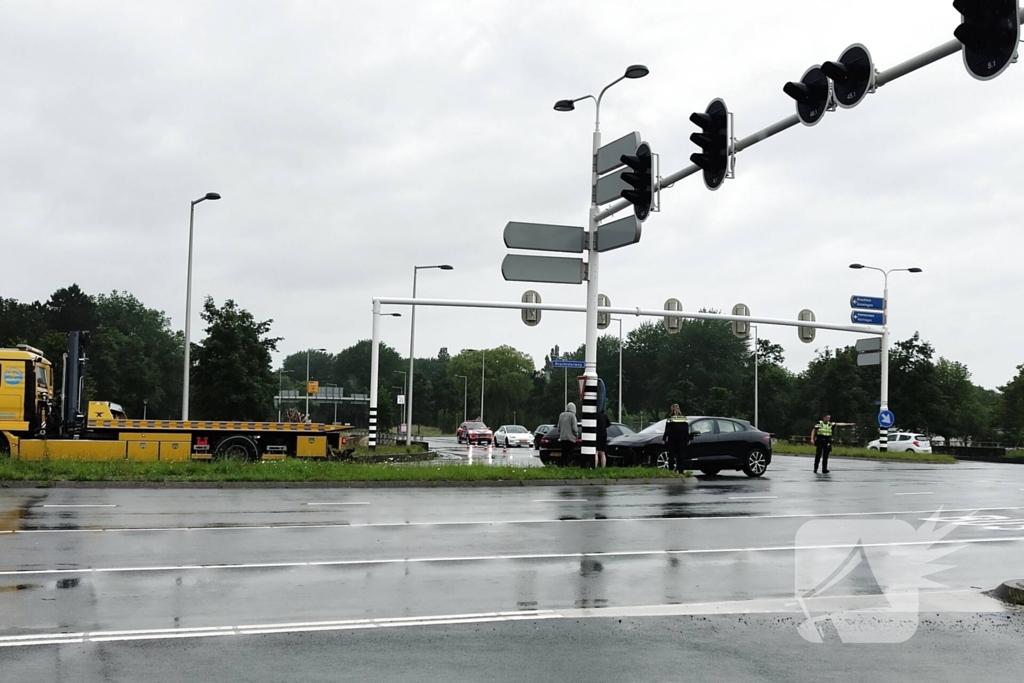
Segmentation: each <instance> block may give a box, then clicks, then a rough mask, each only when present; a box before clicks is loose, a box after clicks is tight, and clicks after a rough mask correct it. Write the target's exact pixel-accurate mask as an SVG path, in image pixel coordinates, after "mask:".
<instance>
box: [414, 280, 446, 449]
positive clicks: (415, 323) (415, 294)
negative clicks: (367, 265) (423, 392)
mask: <svg viewBox="0 0 1024 683" xmlns="http://www.w3.org/2000/svg"><path fill="white" fill-rule="evenodd" d="M430 269H437V270H454V268H453V267H452V266H449V265H448V264H444V265H440V266H413V269H412V298H413V299H415V298H416V274H417V273H419V272H420V271H421V270H430ZM409 327H410V332H409V393H408V395H407V396H406V397H405V401H406V405H408V406H409V410H408V413H406V414H407V415H408V416H409V428H408V430H407V431H406V432H405V445H406V446H408V445H409V444H410V443H411V442H412V420H413V414H412V382H413V376H412V366H413V361H414V360H415V355H416V351H415V348H416V305H415V304H413V306H412V322H411V324H410V325H409Z"/></svg>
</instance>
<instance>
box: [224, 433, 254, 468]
mask: <svg viewBox="0 0 1024 683" xmlns="http://www.w3.org/2000/svg"><path fill="white" fill-rule="evenodd" d="M214 455H215V456H216V458H217V460H231V461H234V462H245V461H248V460H255V459H256V457H257V456H258V455H259V451H258V450H257V449H256V442H254V441H253V440H252V439H251V438H249V437H248V436H241V435H238V436H229V437H228V438H226V439H224V440H223V441H221V442H220V443H219V444H217V451H216V452H215V453H214Z"/></svg>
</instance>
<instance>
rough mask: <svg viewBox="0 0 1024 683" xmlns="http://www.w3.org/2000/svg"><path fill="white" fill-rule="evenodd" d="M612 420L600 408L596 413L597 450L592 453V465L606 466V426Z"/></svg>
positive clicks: (596, 466) (609, 424) (608, 425)
mask: <svg viewBox="0 0 1024 683" xmlns="http://www.w3.org/2000/svg"><path fill="white" fill-rule="evenodd" d="M611 424H612V421H611V420H610V419H609V418H608V413H606V412H605V411H604V409H603V408H602V409H601V410H600V411H598V413H597V452H596V453H595V454H594V467H595V468H598V467H608V460H607V454H606V451H607V450H608V427H610V426H611Z"/></svg>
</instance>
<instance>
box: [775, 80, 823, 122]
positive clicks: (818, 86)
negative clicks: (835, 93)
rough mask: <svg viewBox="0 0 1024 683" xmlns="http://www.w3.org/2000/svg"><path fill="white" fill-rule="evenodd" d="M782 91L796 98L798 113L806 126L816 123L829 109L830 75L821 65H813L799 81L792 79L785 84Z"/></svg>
mask: <svg viewBox="0 0 1024 683" xmlns="http://www.w3.org/2000/svg"><path fill="white" fill-rule="evenodd" d="M782 91H783V92H784V93H786V94H787V95H789V96H790V97H792V98H793V99H794V100H796V115H797V116H799V117H800V121H801V122H802V123H803V124H804V125H805V126H813V125H814V124H816V123H817V122H818V121H820V120H821V117H822V116H824V115H825V111H826V109H828V104H829V95H830V90H829V85H828V77H827V76H826V75H825V72H824V71H822V70H821V67H820V66H812V67H811V68H810V69H808V70H807V71H806V72H805V73H804V75H803V76H802V77H801V78H800V82H799V83H794V82H792V81H790V82H789V83H787V84H786V85H784V86H783V88H782Z"/></svg>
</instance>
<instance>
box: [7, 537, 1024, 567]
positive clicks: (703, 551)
mask: <svg viewBox="0 0 1024 683" xmlns="http://www.w3.org/2000/svg"><path fill="white" fill-rule="evenodd" d="M1017 541H1024V536H1006V537H1001V538H999V537H991V538H988V537H986V538H963V539H955V540H940V541H903V542H891V543H856V544H846V543H837V544H827V545H806V546H804V545H801V546H796V545H775V546H763V547H749V548H693V549H688V550H610V551H602V552H589V553H523V554H517V555H463V556H456V557H394V558H377V559H364V560H320V561H315V562H268V563H265V564H259V563H252V564H201V565H181V566H164V567H82V568H80V569H14V570H9V571H0V576H38V575H44V574H94V573H97V574H98V573H107V574H113V573H132V572H171V571H192V570H197V569H201V570H212V569H277V568H282V567H283V568H294V567H356V566H371V565H386V564H431V563H456V562H458V563H462V562H493V561H501V560H505V561H508V560H513V561H514V560H570V559H582V558H589V557H653V556H677V555H722V554H729V553H758V552H795V551H798V550H847V549H852V548H860V547H864V548H892V547H906V546H918V545H974V544H979V543H1011V542H1017Z"/></svg>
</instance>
